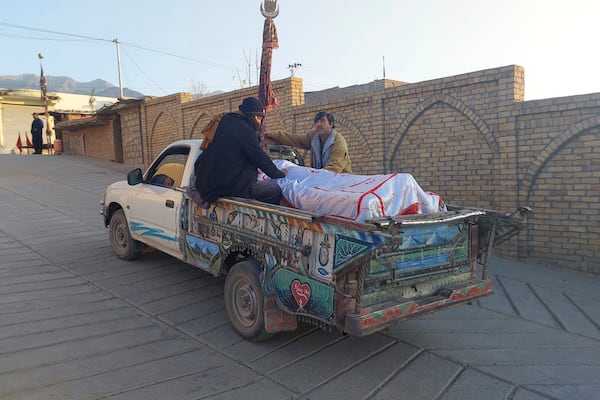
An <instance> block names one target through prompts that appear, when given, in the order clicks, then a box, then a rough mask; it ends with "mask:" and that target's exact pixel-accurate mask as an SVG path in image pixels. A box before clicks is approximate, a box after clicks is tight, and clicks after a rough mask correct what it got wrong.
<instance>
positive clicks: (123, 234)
mask: <svg viewBox="0 0 600 400" xmlns="http://www.w3.org/2000/svg"><path fill="white" fill-rule="evenodd" d="M108 237H109V238H110V244H111V245H112V249H113V251H114V252H115V254H116V255H117V257H119V258H120V259H122V260H133V259H134V258H136V257H137V256H138V253H139V251H138V250H139V246H138V243H137V242H136V241H135V240H133V238H132V237H131V232H129V227H128V226H127V218H126V217H125V213H124V212H123V210H117V211H115V213H114V214H113V216H112V218H111V219H110V224H109V225H108Z"/></svg>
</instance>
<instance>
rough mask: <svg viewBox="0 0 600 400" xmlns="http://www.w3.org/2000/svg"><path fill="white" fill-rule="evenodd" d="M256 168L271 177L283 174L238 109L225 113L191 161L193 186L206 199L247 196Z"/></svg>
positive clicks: (248, 121) (279, 176)
mask: <svg viewBox="0 0 600 400" xmlns="http://www.w3.org/2000/svg"><path fill="white" fill-rule="evenodd" d="M257 168H260V169H261V170H262V171H263V172H264V173H265V174H267V175H268V176H270V177H271V178H283V177H284V176H285V174H284V173H283V172H281V171H280V170H279V169H278V168H277V167H276V166H275V164H273V161H271V159H270V158H269V156H268V155H267V154H266V153H265V152H264V151H263V149H262V148H261V147H260V142H259V139H258V135H257V133H256V129H255V128H254V126H253V125H252V122H251V121H250V120H249V119H248V118H247V117H245V116H243V115H241V114H238V113H228V114H225V116H223V119H221V122H220V123H219V127H218V128H217V131H216V133H215V137H214V139H213V142H212V143H211V144H210V145H209V146H208V148H207V149H206V150H204V151H203V152H202V154H200V156H198V159H197V160H196V164H195V165H194V172H195V174H196V189H197V190H198V192H199V193H200V195H201V196H202V198H203V199H204V200H206V201H208V202H213V201H215V200H216V199H218V198H219V197H225V196H236V197H246V198H248V197H250V192H249V189H250V186H251V185H252V183H254V182H255V181H256V178H257V176H258V172H257V171H256V169H257Z"/></svg>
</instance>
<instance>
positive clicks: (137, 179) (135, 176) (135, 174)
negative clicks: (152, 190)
mask: <svg viewBox="0 0 600 400" xmlns="http://www.w3.org/2000/svg"><path fill="white" fill-rule="evenodd" d="M143 181H144V178H143V176H142V170H141V169H140V168H136V169H133V170H131V171H129V173H128V174H127V183H128V184H129V185H130V186H135V185H137V184H138V183H142V182H143Z"/></svg>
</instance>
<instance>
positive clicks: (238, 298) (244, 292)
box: [225, 261, 273, 342]
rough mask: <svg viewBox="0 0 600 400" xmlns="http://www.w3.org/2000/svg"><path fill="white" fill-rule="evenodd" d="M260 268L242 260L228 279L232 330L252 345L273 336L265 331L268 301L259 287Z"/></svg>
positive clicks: (229, 274)
mask: <svg viewBox="0 0 600 400" xmlns="http://www.w3.org/2000/svg"><path fill="white" fill-rule="evenodd" d="M260 272H261V268H260V266H259V265H258V264H257V263H256V262H253V261H242V262H239V263H237V264H236V265H234V266H233V268H232V269H231V270H230V271H229V272H228V273H227V278H226V279H225V310H226V311H227V317H228V318H229V322H230V323H231V326H232V327H233V329H234V330H235V331H236V332H237V333H238V334H239V335H240V336H241V337H243V338H244V339H247V340H251V341H253V342H259V341H261V340H265V339H268V338H269V337H271V336H273V335H272V334H270V333H267V332H266V331H265V315H264V308H265V300H264V297H263V293H262V288H261V285H260V278H259V276H260Z"/></svg>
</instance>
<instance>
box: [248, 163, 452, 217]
mask: <svg viewBox="0 0 600 400" xmlns="http://www.w3.org/2000/svg"><path fill="white" fill-rule="evenodd" d="M274 163H275V165H277V167H278V168H279V169H287V170H288V172H287V175H286V177H285V178H282V179H278V180H277V182H278V183H279V186H280V187H281V191H282V194H283V197H284V198H285V200H287V202H288V203H289V204H290V205H291V206H292V207H295V208H298V209H301V210H305V211H311V212H313V213H316V214H320V215H333V216H337V217H342V218H347V219H350V220H353V221H358V222H362V221H364V220H366V219H369V218H374V217H381V216H386V215H387V216H396V215H406V214H427V213H431V212H438V211H446V206H445V204H444V202H443V201H442V199H441V197H440V196H439V195H437V194H435V193H430V192H425V191H424V190H423V189H421V187H420V186H419V184H418V183H417V181H416V180H415V178H413V176H412V175H411V174H401V173H394V174H387V175H352V174H342V173H335V172H330V171H327V170H324V169H313V168H308V167H300V166H298V165H296V164H293V163H291V162H289V161H285V160H274ZM258 179H269V178H268V177H267V176H266V175H265V174H262V173H261V174H259V177H258Z"/></svg>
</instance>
